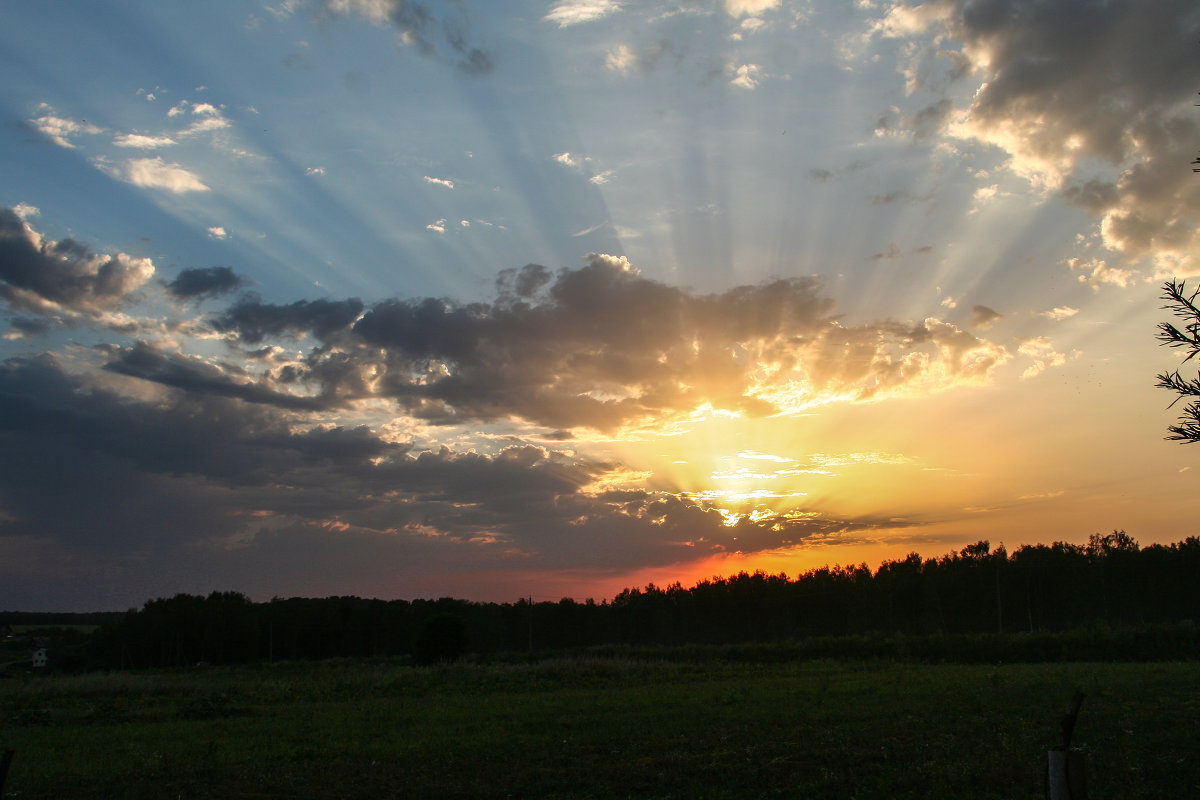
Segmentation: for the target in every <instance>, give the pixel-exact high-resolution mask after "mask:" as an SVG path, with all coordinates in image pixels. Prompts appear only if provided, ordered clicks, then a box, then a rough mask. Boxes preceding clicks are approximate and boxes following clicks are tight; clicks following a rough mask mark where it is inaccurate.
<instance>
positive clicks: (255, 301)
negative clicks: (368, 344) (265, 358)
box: [212, 295, 363, 343]
mask: <svg viewBox="0 0 1200 800" xmlns="http://www.w3.org/2000/svg"><path fill="white" fill-rule="evenodd" d="M362 310H363V303H362V301H361V300H359V299H358V298H350V299H349V300H298V301H296V302H295V303H292V304H290V305H272V304H268V303H263V302H262V301H261V300H260V299H259V298H257V297H255V296H253V295H251V296H248V297H245V298H243V299H242V300H240V301H239V302H238V303H237V304H235V305H234V306H233V307H231V308H229V309H228V310H227V311H225V312H224V313H222V314H220V315H218V316H216V317H214V318H213V319H212V326H213V328H215V329H216V330H218V331H220V332H222V333H234V334H236V335H237V336H238V337H240V338H241V339H242V340H243V341H246V342H250V343H258V342H261V341H263V340H264V339H265V338H267V337H269V336H282V335H285V334H290V335H295V334H302V333H312V334H313V335H314V336H316V337H318V338H320V339H324V338H327V337H329V336H331V335H333V334H334V333H336V332H337V331H340V330H343V329H345V328H346V327H348V326H349V325H350V324H351V323H352V322H354V320H355V319H356V318H357V317H358V315H359V314H361V313H362Z"/></svg>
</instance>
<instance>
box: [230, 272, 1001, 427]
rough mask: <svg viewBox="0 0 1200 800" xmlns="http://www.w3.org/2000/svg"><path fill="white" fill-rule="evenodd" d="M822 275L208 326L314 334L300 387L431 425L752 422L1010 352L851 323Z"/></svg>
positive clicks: (514, 289)
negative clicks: (690, 418)
mask: <svg viewBox="0 0 1200 800" xmlns="http://www.w3.org/2000/svg"><path fill="white" fill-rule="evenodd" d="M819 286H820V284H819V282H818V281H817V280H816V279H813V278H793V279H786V280H775V281H770V282H767V283H764V284H760V285H756V286H741V287H736V288H734V289H731V290H729V291H728V292H725V293H722V294H716V295H696V294H692V293H689V292H686V291H684V290H681V289H676V288H673V287H670V286H666V285H664V284H661V283H658V282H656V281H652V280H649V279H646V278H644V277H642V276H641V275H640V273H639V272H638V270H637V269H636V268H634V267H633V265H631V264H630V263H629V261H628V260H627V259H625V258H624V257H622V256H613V255H605V254H591V255H589V256H588V258H587V261H586V265H585V266H584V267H582V268H581V269H578V270H566V269H564V270H559V271H557V272H552V271H551V270H548V269H547V268H545V267H542V266H538V265H528V266H526V267H524V268H523V269H521V270H517V271H511V270H510V271H505V272H504V273H501V275H500V278H499V279H498V281H497V289H498V292H499V296H498V297H497V299H496V301H495V302H494V303H490V304H488V303H474V304H467V305H459V304H456V303H453V302H451V301H448V300H438V299H433V298H426V299H411V300H400V299H394V300H385V301H383V302H380V303H377V304H375V305H374V306H372V307H370V308H365V309H364V307H363V305H362V304H361V302H359V301H344V302H343V303H341V304H339V303H334V302H333V301H313V302H312V303H296V304H292V305H290V306H273V305H268V304H264V303H261V302H258V301H253V302H250V301H242V302H240V303H239V304H238V305H236V306H235V307H234V308H232V309H230V310H229V311H228V312H225V313H223V314H220V315H217V316H215V317H214V318H213V320H212V325H213V327H214V328H215V329H216V330H217V331H219V332H222V333H225V334H227V335H231V336H236V337H237V338H238V339H239V340H241V341H244V342H245V343H247V344H249V345H253V346H256V347H257V346H259V345H261V344H262V343H263V342H264V341H268V340H269V339H270V338H271V337H274V336H278V335H284V334H286V335H289V336H295V337H299V336H303V335H304V334H306V333H311V334H312V335H314V336H315V337H316V338H317V339H319V340H320V341H321V342H324V343H326V344H324V345H322V346H320V347H316V348H314V349H313V350H312V352H311V353H310V354H309V355H308V356H307V357H306V358H305V359H304V362H303V365H301V366H298V367H294V368H293V367H289V368H288V375H289V382H288V385H289V386H290V387H291V390H296V391H300V390H301V389H303V392H304V394H305V396H320V397H324V398H337V397H340V398H344V399H345V400H346V401H348V400H349V399H350V398H363V397H375V398H379V399H387V400H390V401H391V402H394V403H396V404H397V405H398V407H399V408H400V409H401V410H402V411H403V412H404V413H405V414H408V415H410V416H412V417H414V418H417V419H421V420H425V421H427V422H431V423H434V424H438V425H453V424H460V423H467V422H471V423H478V422H488V421H496V420H510V419H511V420H524V421H526V422H529V423H533V424H537V425H540V426H545V427H547V428H552V429H558V430H569V429H571V428H591V429H596V430H603V431H612V430H615V429H619V428H622V427H625V426H630V425H641V424H648V423H651V422H653V423H655V424H661V423H662V422H663V421H664V420H667V419H671V418H677V417H679V418H682V417H684V416H686V415H688V414H691V413H694V412H695V410H696V409H698V408H702V407H708V408H712V409H720V410H723V411H727V412H730V413H735V414H745V415H751V416H760V415H765V414H776V413H794V412H798V411H801V410H803V409H805V408H809V407H812V406H813V405H819V404H822V403H827V402H836V401H845V400H855V399H858V400H864V399H880V398H883V397H886V396H889V395H891V394H896V393H905V392H916V393H925V392H930V391H941V390H943V389H946V388H950V387H951V386H954V385H959V384H972V383H981V382H985V381H987V380H988V379H989V376H990V374H991V371H992V369H993V368H994V367H995V366H997V365H999V364H1001V363H1003V362H1004V361H1005V360H1006V359H1007V358H1008V354H1007V352H1006V351H1005V350H1004V348H1002V347H1000V346H998V345H995V344H993V343H990V342H987V341H986V340H983V339H979V338H977V337H975V336H973V335H971V334H969V333H967V332H966V331H963V330H960V329H958V328H956V327H955V326H953V325H951V324H949V323H945V322H941V321H939V320H935V319H928V320H925V321H924V322H922V323H919V324H917V325H904V324H899V323H893V322H885V323H879V324H877V325H863V326H855V327H846V326H843V325H841V324H840V323H838V322H837V321H836V319H835V318H834V317H832V316H831V314H830V312H831V310H832V303H831V301H829V300H828V299H827V298H825V297H823V296H822V295H821V294H820V292H819Z"/></svg>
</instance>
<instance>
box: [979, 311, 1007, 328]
mask: <svg viewBox="0 0 1200 800" xmlns="http://www.w3.org/2000/svg"><path fill="white" fill-rule="evenodd" d="M1003 318H1004V315H1003V314H1001V313H1000V312H998V311H994V310H992V309H990V308H988V307H987V306H975V307H974V308H972V309H971V324H972V325H974V326H975V327H976V328H990V327H991V326H992V325H994V324H996V323H997V322H999V321H1000V320H1001V319H1003Z"/></svg>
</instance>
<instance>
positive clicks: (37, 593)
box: [0, 0, 1200, 611]
mask: <svg viewBox="0 0 1200 800" xmlns="http://www.w3.org/2000/svg"><path fill="white" fill-rule="evenodd" d="M1198 41H1200V6H1197V4H1196V3H1195V2H1194V0H1155V1H1154V2H1151V3H1147V2H1145V0H1111V1H1109V2H1101V1H1100V0H1055V2H1034V1H1033V0H974V2H968V1H967V0H929V1H928V2H925V3H910V2H893V1H892V0H857V1H856V2H851V0H706V1H703V2H702V1H701V0H654V1H650V0H495V1H489V2H482V1H481V0H270V1H269V2H245V0H237V1H236V2H232V1H229V0H212V2H205V3H156V2H147V1H146V0H112V1H111V2H106V3H103V4H97V3H92V2H75V1H72V0H56V1H55V2H42V3H28V2H16V0H2V1H0V609H22V610H45V611H55V610H62V611H85V610H107V609H115V610H120V609H124V608H129V607H135V606H139V605H141V604H142V603H143V602H145V601H146V600H148V599H152V598H154V597H160V596H170V595H173V594H176V593H179V592H188V593H207V592H210V591H214V590H221V591H225V590H233V591H241V592H245V593H247V594H249V595H250V596H251V597H252V598H254V599H255V600H268V599H270V598H272V597H290V596H312V597H323V596H329V595H357V596H362V597H381V598H389V599H391V598H401V599H415V598H422V597H427V598H433V597H443V596H450V597H458V598H463V599H468V600H479V601H498V602H508V601H514V600H516V599H518V598H521V597H532V598H533V599H534V600H557V599H559V598H562V597H573V598H575V599H577V600H583V599H585V598H589V597H590V598H594V599H596V600H597V601H600V600H603V599H607V598H611V597H612V596H614V595H615V594H616V593H617V592H619V591H620V590H622V589H623V588H626V587H637V586H643V585H645V584H647V583H651V582H653V583H655V584H656V585H659V586H663V585H667V584H669V583H672V582H675V581H680V582H681V583H682V584H683V585H685V586H690V585H692V584H693V583H695V582H696V581H698V580H702V579H705V578H709V577H711V576H715V575H729V574H734V573H737V572H741V571H754V570H764V571H766V572H768V573H771V574H778V573H785V574H787V575H789V576H793V577H794V576H796V575H798V574H801V573H803V572H804V571H806V570H809V569H813V568H816V567H819V566H823V565H826V564H829V565H835V564H843V565H844V564H858V563H863V562H865V563H867V564H868V565H869V566H871V567H872V568H874V567H877V566H878V565H879V563H881V562H882V561H884V560H886V559H892V558H902V557H903V556H904V555H906V554H907V553H909V552H919V553H921V554H922V555H924V556H926V557H937V556H940V555H944V554H946V553H948V552H950V551H952V550H956V549H959V548H961V547H963V546H965V545H967V544H970V543H973V542H976V541H979V540H988V541H989V542H990V543H991V545H992V546H993V547H996V546H998V545H999V544H1001V543H1003V544H1004V546H1005V547H1006V548H1008V550H1009V551H1010V552H1011V551H1012V550H1015V549H1016V548H1018V547H1020V546H1021V545H1023V544H1033V543H1050V542H1054V541H1068V542H1076V543H1078V542H1086V541H1087V539H1088V537H1089V536H1090V535H1091V534H1093V533H1107V532H1109V531H1112V530H1114V529H1121V530H1125V531H1126V532H1128V533H1129V534H1130V535H1131V536H1133V537H1134V538H1136V539H1137V540H1138V541H1139V542H1140V543H1141V544H1143V545H1147V544H1151V543H1155V542H1162V543H1171V542H1175V541H1179V540H1181V539H1183V538H1186V537H1188V536H1195V535H1198V534H1200V526H1198V524H1197V522H1196V520H1198V519H1200V493H1198V492H1196V490H1195V487H1196V480H1197V477H1198V474H1197V472H1196V471H1195V470H1193V469H1192V467H1193V465H1194V464H1195V462H1196V459H1197V456H1198V455H1200V451H1197V450H1194V449H1192V448H1191V447H1190V446H1188V445H1184V444H1180V443H1176V442H1169V441H1166V440H1165V436H1166V435H1167V430H1166V429H1167V426H1168V425H1170V424H1172V423H1173V422H1174V421H1175V420H1176V417H1177V415H1178V411H1179V407H1178V406H1177V407H1175V408H1170V407H1169V406H1170V403H1171V401H1172V399H1174V398H1173V395H1171V394H1169V393H1167V392H1165V391H1164V390H1162V389H1157V388H1155V386H1154V384H1155V376H1156V375H1157V374H1158V373H1160V372H1163V371H1166V370H1173V369H1175V368H1176V367H1177V366H1180V365H1179V363H1178V359H1179V355H1180V354H1179V353H1178V352H1175V351H1172V350H1170V349H1169V348H1164V347H1162V346H1161V345H1160V344H1159V343H1158V342H1157V341H1156V339H1155V327H1156V325H1157V323H1158V322H1160V321H1164V320H1165V319H1168V318H1169V315H1168V313H1167V312H1166V311H1164V310H1163V309H1162V308H1161V306H1162V300H1161V298H1160V294H1161V289H1162V284H1163V282H1164V281H1166V280H1169V279H1171V278H1178V279H1186V280H1189V282H1190V283H1191V285H1200V283H1196V281H1198V280H1200V234H1197V222H1198V220H1200V175H1194V174H1193V172H1192V170H1191V169H1190V162H1191V161H1192V160H1193V159H1194V158H1195V157H1196V156H1197V155H1198V154H1200V109H1197V108H1196V106H1195V104H1196V102H1197V91H1200V80H1198V79H1197V75H1200V70H1198V69H1197V67H1198V66H1200V45H1198V44H1197V42H1198ZM1185 371H1186V370H1185Z"/></svg>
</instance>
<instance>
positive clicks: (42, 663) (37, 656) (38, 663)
mask: <svg viewBox="0 0 1200 800" xmlns="http://www.w3.org/2000/svg"><path fill="white" fill-rule="evenodd" d="M46 663H47V658H46V648H44V647H42V648H39V649H37V650H34V651H33V666H34V669H45V668H46Z"/></svg>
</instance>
